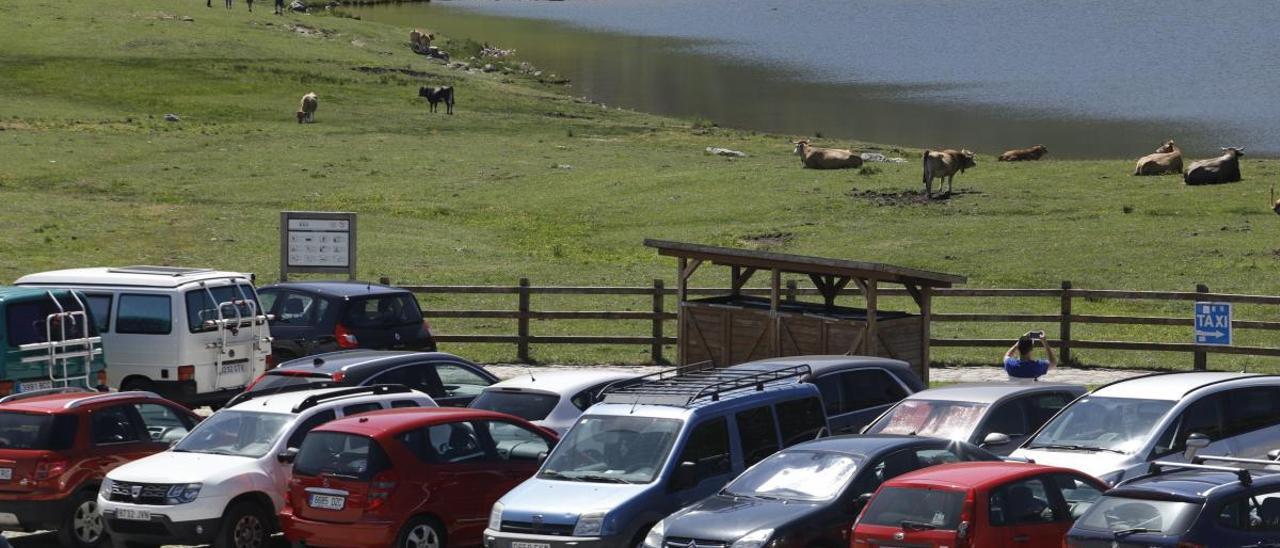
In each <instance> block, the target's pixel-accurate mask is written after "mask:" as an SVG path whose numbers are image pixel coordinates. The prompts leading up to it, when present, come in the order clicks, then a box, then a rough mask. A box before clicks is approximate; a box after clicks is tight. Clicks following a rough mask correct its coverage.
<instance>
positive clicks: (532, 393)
mask: <svg viewBox="0 0 1280 548" xmlns="http://www.w3.org/2000/svg"><path fill="white" fill-rule="evenodd" d="M637 377H639V375H637V374H635V373H627V372H625V371H547V372H538V371H530V372H529V373H528V374H525V375H520V376H518V377H513V378H510V379H507V380H505V381H502V382H498V383H494V384H492V385H490V386H488V387H486V388H485V389H484V391H483V392H481V393H480V395H479V396H476V399H475V400H473V401H472V402H471V405H470V406H469V407H472V408H475V409H486V410H489V411H497V412H499V413H506V414H508V415H515V416H517V417H520V418H522V419H524V420H527V421H529V422H532V423H534V424H536V425H538V426H542V427H544V428H550V429H552V430H555V431H556V433H557V434H560V435H561V436H563V435H564V433H565V432H566V431H568V430H569V427H570V426H573V423H574V422H577V420H578V417H579V416H581V415H582V412H583V411H586V410H587V408H588V407H591V405H592V404H594V403H595V401H596V397H597V396H599V395H600V391H601V390H603V389H604V388H605V387H606V386H609V385H611V384H614V383H622V382H625V381H629V380H632V379H635V378H637Z"/></svg>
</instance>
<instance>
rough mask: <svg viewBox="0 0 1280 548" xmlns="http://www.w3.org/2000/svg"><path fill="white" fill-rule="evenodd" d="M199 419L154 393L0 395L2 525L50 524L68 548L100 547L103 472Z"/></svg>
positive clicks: (157, 447) (31, 527) (160, 445)
mask: <svg viewBox="0 0 1280 548" xmlns="http://www.w3.org/2000/svg"><path fill="white" fill-rule="evenodd" d="M199 420H200V418H199V417H197V416H196V415H195V414H193V413H192V412H191V411H189V410H187V409H186V408H185V407H182V406H181V405H178V404H176V403H173V402H171V401H168V400H165V399H163V398H161V397H160V396H157V395H155V394H152V393H149V392H113V393H107V392H98V391H94V390H88V389H85V388H52V389H46V390H37V391H33V392H24V393H21V394H14V395H12V396H8V397H6V398H3V399H0V530H5V531H40V530H50V529H52V530H56V531H57V539H58V544H60V545H62V546H65V547H68V548H88V547H92V546H98V545H99V544H100V543H101V542H102V540H103V538H104V533H105V529H104V528H103V525H102V519H101V518H100V517H99V516H98V502H97V498H96V497H97V494H98V487H99V485H100V484H101V483H102V478H103V477H104V476H105V475H106V474H107V472H109V471H110V470H112V469H114V468H115V467H117V466H120V465H121V464H124V463H127V462H129V461H132V460H137V459H140V458H143V457H146V456H148V455H152V454H155V453H158V452H160V451H164V450H165V449H168V448H169V444H170V443H171V442H173V441H175V440H178V439H180V438H181V437H182V436H183V435H185V434H186V433H187V431H188V430H190V429H191V428H192V427H193V426H195V424H196V423H197V422H199Z"/></svg>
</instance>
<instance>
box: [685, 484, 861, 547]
mask: <svg viewBox="0 0 1280 548" xmlns="http://www.w3.org/2000/svg"><path fill="white" fill-rule="evenodd" d="M824 505H825V503H808V502H787V503H785V504H784V503H783V502H782V501H775V500H754V499H745V498H735V497H727V496H721V495H713V496H710V497H707V498H705V499H703V500H702V501H701V502H698V503H696V504H694V505H692V506H689V507H687V508H685V509H683V510H680V511H679V512H676V513H674V514H671V516H669V517H667V518H666V519H664V520H663V524H664V525H665V527H666V531H665V532H664V533H663V534H664V535H665V536H667V537H681V538H697V539H706V540H721V541H724V542H725V543H726V544H732V543H733V542H734V541H736V540H738V539H739V538H742V537H743V536H744V535H746V534H747V533H750V532H752V531H755V530H757V529H777V528H779V527H782V526H784V525H788V524H792V525H794V524H795V522H796V521H798V520H802V519H804V518H806V517H808V516H810V515H812V514H814V513H817V512H818V511H820V510H822V509H823V508H824V507H825V506H824ZM851 521H852V520H851ZM814 528H817V527H816V525H815V527H802V529H806V530H807V529H814Z"/></svg>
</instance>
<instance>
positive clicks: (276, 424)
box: [173, 409, 295, 458]
mask: <svg viewBox="0 0 1280 548" xmlns="http://www.w3.org/2000/svg"><path fill="white" fill-rule="evenodd" d="M294 417H295V415H286V414H283V413H261V412H256V411H237V410H234V409H227V410H223V411H219V412H217V413H214V414H212V415H210V416H209V418H207V419H205V420H204V421H203V422H201V423H200V424H198V425H196V427H195V429H193V430H192V431H191V433H190V434H187V436H186V437H184V438H182V441H180V442H178V445H175V446H174V447H173V450H174V451H178V452H190V453H212V454H215V455H236V456H241V457H253V458H258V457H261V456H263V455H265V454H267V452H268V451H270V450H271V447H272V446H274V445H275V443H276V440H277V439H279V438H280V434H281V432H282V431H284V429H285V427H287V426H288V425H289V424H290V423H292V422H293V419H294Z"/></svg>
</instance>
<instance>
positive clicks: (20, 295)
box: [0, 286, 107, 395]
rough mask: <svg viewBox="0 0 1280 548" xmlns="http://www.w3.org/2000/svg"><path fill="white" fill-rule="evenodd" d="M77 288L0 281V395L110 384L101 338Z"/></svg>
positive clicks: (96, 386) (97, 386)
mask: <svg viewBox="0 0 1280 548" xmlns="http://www.w3.org/2000/svg"><path fill="white" fill-rule="evenodd" d="M84 303H85V297H84V295H83V294H81V293H80V292H79V291H71V290H67V289H44V288H33V287H2V286H0V395H6V394H15V393H19V392H30V391H32V390H44V389H50V388H62V387H66V386H83V387H85V388H99V387H102V386H106V381H107V369H106V362H105V361H104V360H103V357H102V338H101V337H99V336H98V330H97V327H96V325H95V324H94V322H93V315H92V314H93V313H92V312H91V311H90V310H89V309H88V308H86V307H85V304H84Z"/></svg>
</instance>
